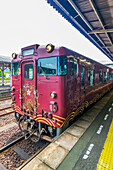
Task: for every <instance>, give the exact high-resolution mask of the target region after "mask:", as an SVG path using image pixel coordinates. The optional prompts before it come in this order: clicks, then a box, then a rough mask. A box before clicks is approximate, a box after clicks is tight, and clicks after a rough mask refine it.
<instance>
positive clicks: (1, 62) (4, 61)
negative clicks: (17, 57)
mask: <svg viewBox="0 0 113 170" xmlns="http://www.w3.org/2000/svg"><path fill="white" fill-rule="evenodd" d="M11 60H12V58H11V57H7V56H0V67H3V66H4V67H11Z"/></svg>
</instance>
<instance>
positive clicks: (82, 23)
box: [46, 0, 113, 61]
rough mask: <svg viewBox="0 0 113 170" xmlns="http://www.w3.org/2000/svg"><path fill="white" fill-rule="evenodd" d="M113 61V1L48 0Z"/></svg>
mask: <svg viewBox="0 0 113 170" xmlns="http://www.w3.org/2000/svg"><path fill="white" fill-rule="evenodd" d="M46 1H47V2H48V3H49V4H50V5H51V6H53V8H55V9H56V10H57V11H58V12H59V13H60V14H61V15H62V16H63V17H64V18H65V19H66V20H68V21H69V22H70V23H71V24H72V25H73V26H74V27H75V28H76V29H78V30H79V31H80V32H81V33H82V34H83V35H84V36H85V37H86V38H87V39H89V40H90V41H91V42H92V43H93V44H94V45H95V46H96V47H97V48H99V49H100V50H101V51H102V52H103V53H104V54H105V55H106V56H107V57H108V58H110V59H111V60H112V61H113V0H85V1H84V0H63V1H62V0H46Z"/></svg>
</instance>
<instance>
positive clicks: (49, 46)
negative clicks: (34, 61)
mask: <svg viewBox="0 0 113 170" xmlns="http://www.w3.org/2000/svg"><path fill="white" fill-rule="evenodd" d="M54 48H55V47H54V45H52V44H47V45H46V51H47V52H48V53H51V52H52V51H53V50H54Z"/></svg>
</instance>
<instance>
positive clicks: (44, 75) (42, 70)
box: [40, 66, 49, 80]
mask: <svg viewBox="0 0 113 170" xmlns="http://www.w3.org/2000/svg"><path fill="white" fill-rule="evenodd" d="M40 69H41V70H42V73H43V75H44V77H45V78H46V79H47V80H49V78H48V77H47V76H46V74H45V72H44V70H43V68H42V67H41V66H40Z"/></svg>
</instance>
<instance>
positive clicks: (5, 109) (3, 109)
mask: <svg viewBox="0 0 113 170" xmlns="http://www.w3.org/2000/svg"><path fill="white" fill-rule="evenodd" d="M11 108H12V107H11V106H9V107H4V108H2V109H0V111H3V110H6V109H11Z"/></svg>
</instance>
